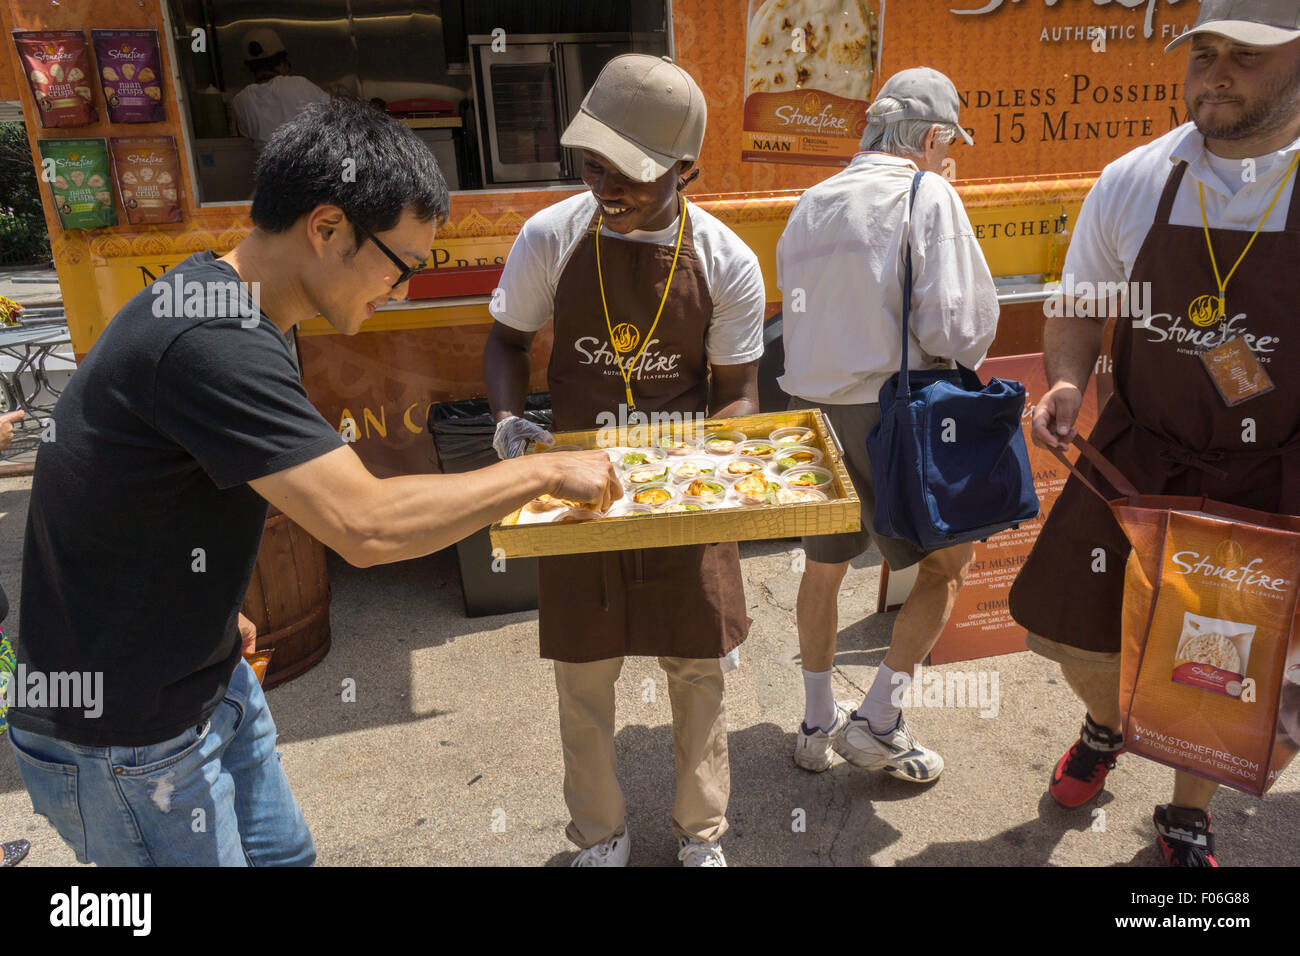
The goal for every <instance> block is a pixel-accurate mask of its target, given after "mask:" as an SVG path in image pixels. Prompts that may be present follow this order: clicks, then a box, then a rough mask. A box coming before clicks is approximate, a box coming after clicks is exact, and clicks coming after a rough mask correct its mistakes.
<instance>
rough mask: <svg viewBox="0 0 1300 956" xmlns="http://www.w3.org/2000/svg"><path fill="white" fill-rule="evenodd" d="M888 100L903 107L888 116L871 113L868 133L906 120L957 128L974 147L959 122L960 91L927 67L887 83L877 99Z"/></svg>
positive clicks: (895, 76) (918, 68)
mask: <svg viewBox="0 0 1300 956" xmlns="http://www.w3.org/2000/svg"><path fill="white" fill-rule="evenodd" d="M885 96H888V97H890V98H891V99H895V100H898V102H899V103H900V104H901V106H900V107H899V108H898V109H896V110H893V111H892V112H889V113H875V114H872V113H868V114H867V127H868V129H871V130H875V129H879V128H880V127H884V126H892V125H893V124H895V123H898V122H901V121H903V120H921V121H923V122H927V123H944V124H947V125H949V126H955V127H956V128H957V129H958V131H959V132H960V133H961V138H962V140H963V141H964V142H965V143H966V145H967V146H974V145H975V140H973V139H971V137H970V133H968V132H966V130H965V128H964V127H963V126H962V125H961V123H959V122H958V121H957V114H958V111H959V110H960V109H961V100H960V99H959V98H958V96H957V87H956V86H954V85H953V82H952V80H950V79H948V77H946V76H944V75H943V74H942V73H940V72H939V71H938V70H932V69H930V68H929V67H928V66H915V67H912V68H911V69H908V70H900V71H899V72H898V73H895V74H894V75H893V76H891V77H890V78H889V79H888V80H886V81H885V82H884V84H883V85H882V86H881V87H880V92H879V93H877V94H876V99H880V98H881V97H885ZM869 138H870V137H869Z"/></svg>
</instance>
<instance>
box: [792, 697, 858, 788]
mask: <svg viewBox="0 0 1300 956" xmlns="http://www.w3.org/2000/svg"><path fill="white" fill-rule="evenodd" d="M853 708H854V702H853V701H851V700H837V701H836V702H835V724H834V726H832V727H831V729H830V730H822V729H821V728H818V729H817V730H814V731H813V732H812V733H808V732H807V729H806V728H807V727H808V725H807V724H800V725H799V735H798V736H797V737H795V740H794V762H795V763H796V764H798V765H799V766H800V767H803V769H805V770H811V771H812V772H813V773H821V772H822V771H823V770H829V769H830V767H831V761H833V760H834V759H835V757H834V752H833V751H832V749H831V744H832V743H833V742H834V740H835V738H836V737H837V736H838V735H839V734H840V733H841V732H843V730H844V728H845V727H847V726H848V725H849V714H851V713H853Z"/></svg>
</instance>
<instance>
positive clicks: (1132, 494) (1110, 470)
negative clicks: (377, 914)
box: [1051, 435, 1140, 505]
mask: <svg viewBox="0 0 1300 956" xmlns="http://www.w3.org/2000/svg"><path fill="white" fill-rule="evenodd" d="M1072 444H1073V445H1074V447H1075V448H1078V449H1079V457H1081V458H1086V459H1088V462H1089V464H1091V465H1092V466H1093V467H1094V468H1096V469H1097V471H1099V472H1100V473H1101V476H1102V477H1103V478H1105V479H1106V480H1107V481H1108V482H1110V485H1111V487H1112V488H1114V489H1115V490H1116V491H1118V492H1119V493H1120V494H1121V495H1123V496H1124V497H1125V498H1136V497H1138V495H1139V494H1140V492H1139V491H1138V490H1137V488H1135V487H1133V483H1132V482H1131V481H1129V480H1128V479H1127V478H1125V477H1124V473H1123V472H1121V471H1120V470H1119V469H1118V468H1116V467H1115V466H1114V465H1112V464H1111V463H1110V462H1109V461H1107V460H1106V457H1105V456H1104V455H1103V454H1102V453H1101V452H1099V451H1097V449H1096V448H1094V447H1093V446H1092V445H1091V444H1089V443H1088V442H1087V441H1086V440H1085V439H1084V437H1083V436H1082V435H1075V436H1074V441H1073V442H1072ZM1051 452H1052V454H1053V455H1055V456H1056V457H1057V458H1059V459H1060V460H1061V464H1063V465H1065V467H1066V468H1068V469H1070V474H1072V475H1074V477H1076V478H1078V479H1079V480H1080V481H1082V482H1083V483H1084V484H1085V485H1086V486H1087V487H1088V488H1089V489H1090V490H1091V491H1092V493H1093V494H1094V495H1096V496H1097V497H1098V498H1100V499H1101V500H1102V501H1104V502H1106V504H1107V505H1109V504H1110V499H1109V498H1107V497H1106V496H1105V495H1103V494H1102V493H1101V492H1100V491H1098V490H1097V486H1096V485H1094V484H1093V483H1092V482H1091V481H1089V480H1088V479H1087V478H1085V477H1084V476H1083V473H1082V472H1081V471H1079V469H1078V468H1076V467H1075V466H1074V463H1073V462H1071V461H1070V459H1069V458H1067V457H1066V456H1065V452H1063V451H1061V449H1060V448H1053V449H1051Z"/></svg>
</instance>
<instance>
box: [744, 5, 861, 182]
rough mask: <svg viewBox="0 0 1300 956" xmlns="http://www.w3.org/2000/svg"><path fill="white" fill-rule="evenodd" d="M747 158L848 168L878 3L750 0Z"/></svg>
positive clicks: (856, 136)
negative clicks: (875, 6)
mask: <svg viewBox="0 0 1300 956" xmlns="http://www.w3.org/2000/svg"><path fill="white" fill-rule="evenodd" d="M748 24H749V26H748V30H747V32H746V44H745V109H744V129H743V132H742V141H743V147H742V158H743V159H746V160H757V161H765V162H789V163H807V164H814V165H844V164H845V163H847V162H848V160H849V158H850V157H851V156H852V155H853V154H854V153H855V152H857V150H858V140H859V139H861V137H862V131H863V130H864V129H865V128H866V109H867V99H868V97H869V95H870V93H871V84H872V78H873V66H874V64H875V54H876V51H877V42H878V37H879V34H878V20H877V17H876V13H875V8H874V6H873V0H750V4H749V20H748Z"/></svg>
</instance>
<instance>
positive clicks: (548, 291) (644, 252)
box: [483, 54, 766, 866]
mask: <svg viewBox="0 0 1300 956" xmlns="http://www.w3.org/2000/svg"><path fill="white" fill-rule="evenodd" d="M704 125H705V106H704V96H703V94H702V93H701V92H700V89H699V87H698V86H697V85H696V84H695V81H694V80H692V79H691V77H690V75H689V74H687V73H686V71H684V70H682V69H681V68H680V67H677V66H675V65H673V63H672V61H671V60H669V59H668V58H667V57H664V58H658V57H652V56H645V55H640V54H629V55H626V56H620V57H616V58H615V59H613V60H611V61H610V62H609V64H607V65H606V67H605V69H604V70H602V71H601V74H600V76H599V77H598V78H597V80H596V83H595V85H594V86H593V87H592V88H591V90H590V91H589V92H588V94H587V97H586V99H584V100H583V102H582V106H581V109H580V110H579V112H578V114H577V115H576V116H575V117H574V120H573V122H572V123H571V124H570V126H569V128H568V129H567V130H566V131H565V133H564V136H563V138H562V140H561V142H562V143H563V144H564V145H565V146H568V147H571V148H576V149H581V150H582V151H583V165H582V179H583V182H585V183H586V184H587V186H589V187H590V192H585V193H582V194H580V195H578V196H573V197H571V198H569V199H566V200H564V201H562V202H559V203H556V204H555V205H553V206H551V207H549V208H547V209H544V210H542V211H541V212H539V213H537V214H536V215H535V216H533V217H532V218H531V219H529V220H528V222H526V223H525V224H524V226H523V229H522V230H521V231H520V234H519V237H518V239H517V240H516V241H515V244H514V246H513V248H512V249H511V250H510V256H509V258H508V259H507V260H506V267H505V271H504V273H503V275H502V277H501V287H500V289H499V290H498V293H497V294H495V295H494V296H493V304H492V315H493V317H494V318H495V319H496V322H495V324H494V325H493V328H492V332H491V335H490V337H489V340H488V344H487V348H486V350H485V353H484V363H483V369H484V378H485V379H486V382H487V392H488V397H489V399H490V400H491V403H492V408H493V412H494V414H495V416H496V419H497V422H498V425H497V441H496V443H495V444H496V447H497V451H498V453H499V454H500V455H501V456H502V457H507V456H510V455H514V454H519V453H520V452H522V451H523V450H524V448H525V447H526V444H527V442H528V441H542V442H549V441H550V437H549V435H548V434H547V433H545V432H544V431H542V430H541V429H540V428H537V426H535V425H533V424H532V423H530V422H527V421H526V420H524V419H523V418H522V417H520V413H521V412H522V410H523V405H524V397H525V392H526V390H527V387H528V372H529V364H528V350H529V347H530V345H531V343H532V339H533V336H534V334H535V333H536V332H537V330H538V329H540V328H541V327H542V326H544V325H545V324H546V322H547V320H548V319H549V318H550V317H551V316H552V315H554V320H555V326H554V331H555V341H554V344H553V346H552V348H551V359H550V367H549V369H548V379H549V385H550V391H551V405H552V409H553V412H554V420H555V428H556V429H557V430H560V431H573V430H581V429H591V428H596V427H598V426H599V425H600V424H601V423H600V422H598V420H597V419H598V416H600V415H601V414H602V413H612V414H614V415H615V416H616V418H617V419H618V420H619V421H625V420H626V416H627V415H629V414H630V412H629V406H631V407H634V408H635V410H636V411H639V412H642V413H646V414H649V413H652V412H677V413H681V414H682V415H683V416H687V417H689V416H690V415H693V414H696V413H711V414H712V416H713V417H726V416H733V415H749V414H754V413H756V412H757V411H758V400H757V395H758V371H757V369H758V359H759V357H760V356H761V355H762V351H763V339H762V333H763V310H764V301H765V298H766V296H765V295H764V290H763V279H762V275H761V273H760V271H759V267H758V259H757V257H756V256H755V255H754V253H753V252H752V251H750V249H749V248H748V247H747V246H746V245H745V244H744V243H743V241H742V240H741V239H740V238H739V237H738V236H737V235H736V234H735V233H734V232H732V231H731V230H730V229H728V228H727V227H726V226H724V225H723V224H722V223H721V222H719V221H718V220H717V219H714V218H713V217H712V216H710V215H709V214H708V213H706V212H704V211H703V210H701V209H699V208H698V207H696V206H694V205H691V204H690V203H687V202H686V201H685V199H684V197H682V196H681V194H680V192H681V190H682V189H683V188H684V187H685V184H686V182H687V181H688V180H686V179H685V178H684V176H685V174H686V173H687V171H688V170H689V169H690V168H691V167H692V166H693V165H694V160H695V159H696V158H697V157H698V156H699V151H700V146H701V144H702V143H703V141H704ZM692 178H693V177H692ZM683 213H685V215H683ZM710 377H711V379H712V382H711V383H710ZM710 385H711V392H712V400H711V401H710ZM539 568H540V570H539V583H540V610H539V630H540V633H541V653H542V657H544V658H548V659H550V660H553V661H554V662H555V683H556V688H557V690H558V691H559V705H560V738H561V743H562V745H563V750H564V798H565V802H566V803H567V804H568V807H569V813H570V815H571V818H572V819H571V822H570V823H569V826H568V830H567V833H568V836H569V839H571V840H572V841H573V842H574V843H576V844H577V845H578V846H579V847H580V848H581V850H580V852H579V854H578V856H577V858H576V859H575V860H574V865H575V866H622V865H625V864H626V862H627V859H628V853H629V849H630V845H631V843H630V838H629V836H628V832H627V826H626V818H625V804H624V800H623V793H622V791H621V789H620V787H619V784H618V778H617V777H616V776H615V767H614V683H615V681H617V679H618V675H619V671H620V670H621V668H622V665H623V658H624V657H626V656H628V655H637V656H655V657H658V658H659V663H660V665H661V666H662V667H663V669H664V671H665V672H666V673H667V676H668V693H669V699H670V701H671V706H672V716H673V743H674V751H675V763H676V769H677V795H676V801H675V802H674V805H673V823H672V826H673V832H674V833H675V834H676V835H677V837H678V840H679V854H678V855H679V858H680V859H681V860H682V862H683V863H685V864H686V865H688V866H692V865H697V866H698V865H703V866H725V865H726V864H725V861H724V857H723V854H722V850H721V847H720V845H719V843H718V840H719V838H720V837H721V836H722V834H723V833H724V832H725V830H726V827H727V824H726V818H725V813H726V807H727V798H728V794H729V791H730V770H729V765H728V761H727V738H726V724H725V719H724V713H723V702H722V697H723V676H722V675H723V667H722V658H724V657H726V656H727V655H728V653H729V652H731V651H732V650H734V649H735V648H736V647H738V646H739V645H740V643H741V642H742V641H743V640H744V639H745V637H746V636H747V634H748V632H749V624H750V621H749V618H748V617H747V616H746V613H745V595H744V585H743V582H742V580H741V576H740V558H739V552H738V550H737V547H736V544H735V543H734V542H732V543H727V544H717V545H699V546H691V547H682V548H656V549H651V550H632V551H615V552H610V553H606V554H587V555H569V556H563V557H552V558H543V559H541V561H540V563H539Z"/></svg>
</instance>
